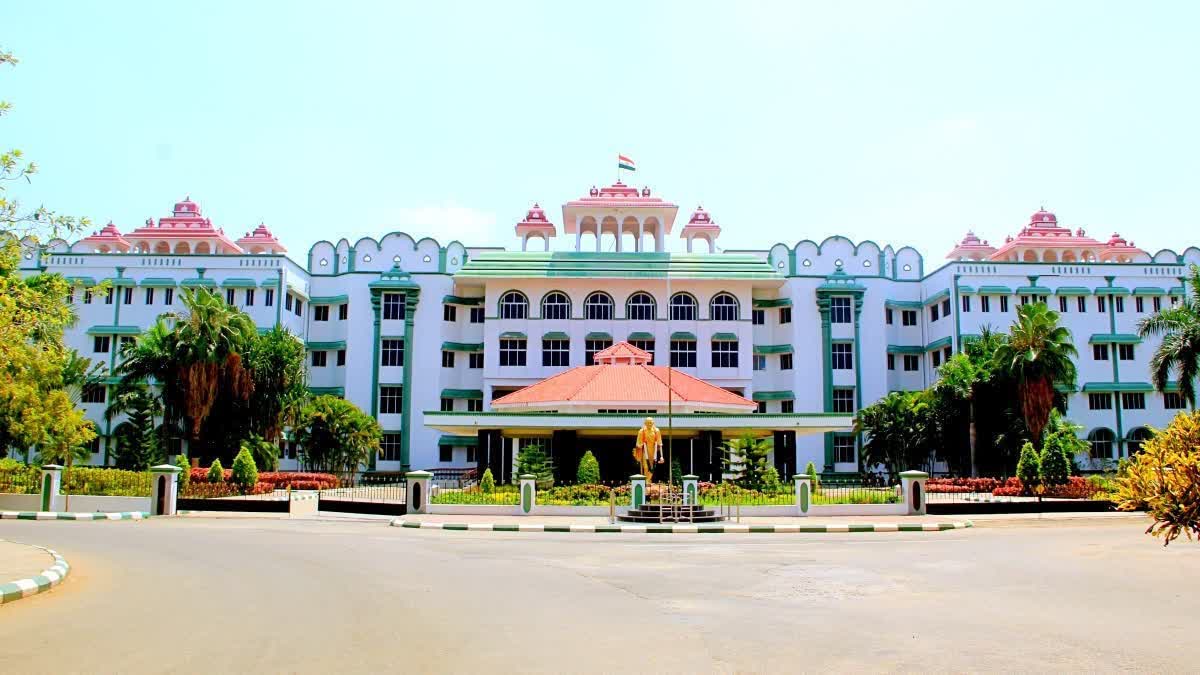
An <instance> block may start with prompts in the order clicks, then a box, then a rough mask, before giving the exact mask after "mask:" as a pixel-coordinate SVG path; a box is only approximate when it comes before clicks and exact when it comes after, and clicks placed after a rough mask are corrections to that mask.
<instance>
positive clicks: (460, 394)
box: [442, 389, 483, 398]
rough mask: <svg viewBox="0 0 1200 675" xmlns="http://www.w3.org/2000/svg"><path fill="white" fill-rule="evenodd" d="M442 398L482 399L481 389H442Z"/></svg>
mask: <svg viewBox="0 0 1200 675" xmlns="http://www.w3.org/2000/svg"><path fill="white" fill-rule="evenodd" d="M442 398H483V390H482V389H443V390H442Z"/></svg>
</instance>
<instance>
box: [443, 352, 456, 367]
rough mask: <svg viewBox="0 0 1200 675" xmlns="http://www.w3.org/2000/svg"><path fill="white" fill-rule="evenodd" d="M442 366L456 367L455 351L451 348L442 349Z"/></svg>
mask: <svg viewBox="0 0 1200 675" xmlns="http://www.w3.org/2000/svg"><path fill="white" fill-rule="evenodd" d="M442 367H443V368H453V367H454V352H452V351H449V350H443V351H442Z"/></svg>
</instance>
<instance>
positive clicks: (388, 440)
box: [379, 434, 400, 462]
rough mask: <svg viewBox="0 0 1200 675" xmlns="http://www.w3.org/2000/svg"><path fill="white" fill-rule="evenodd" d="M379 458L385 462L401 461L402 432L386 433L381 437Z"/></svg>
mask: <svg viewBox="0 0 1200 675" xmlns="http://www.w3.org/2000/svg"><path fill="white" fill-rule="evenodd" d="M379 458H380V459H382V460H383V461H385V462H399V461H400V434H384V435H383V438H380V439H379Z"/></svg>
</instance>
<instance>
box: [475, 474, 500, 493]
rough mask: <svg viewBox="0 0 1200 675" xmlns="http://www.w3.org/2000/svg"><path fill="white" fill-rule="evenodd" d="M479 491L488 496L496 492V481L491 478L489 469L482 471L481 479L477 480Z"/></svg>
mask: <svg viewBox="0 0 1200 675" xmlns="http://www.w3.org/2000/svg"><path fill="white" fill-rule="evenodd" d="M479 490H480V491H481V492H483V494H485V495H490V494H492V493H493V492H495V491H496V479H495V478H492V470H491V469H484V470H483V478H480V479H479Z"/></svg>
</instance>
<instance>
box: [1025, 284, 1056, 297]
mask: <svg viewBox="0 0 1200 675" xmlns="http://www.w3.org/2000/svg"><path fill="white" fill-rule="evenodd" d="M1052 293H1054V289H1051V288H1047V287H1046V286H1017V295H1050V294H1052Z"/></svg>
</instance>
